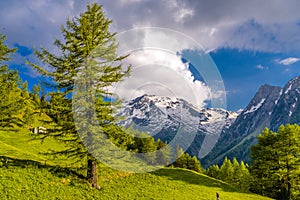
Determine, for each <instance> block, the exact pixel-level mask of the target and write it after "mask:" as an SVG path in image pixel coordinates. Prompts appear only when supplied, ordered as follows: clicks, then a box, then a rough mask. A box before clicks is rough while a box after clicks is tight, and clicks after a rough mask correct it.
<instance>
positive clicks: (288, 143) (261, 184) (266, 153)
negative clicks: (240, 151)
mask: <svg viewBox="0 0 300 200" xmlns="http://www.w3.org/2000/svg"><path fill="white" fill-rule="evenodd" d="M299 146H300V127H299V126H298V125H286V126H285V127H284V126H281V127H280V128H279V131H278V133H275V132H272V131H270V130H268V129H265V130H264V132H263V133H262V134H261V135H259V136H258V144H257V145H255V146H253V147H252V149H251V157H252V159H253V164H252V166H251V174H252V175H253V177H254V179H255V185H253V186H252V189H253V191H254V192H257V193H259V194H263V195H266V196H269V197H272V198H276V199H283V200H285V199H297V198H299V195H300V194H299V193H298V191H299V183H300V178H299V177H300V148H299Z"/></svg>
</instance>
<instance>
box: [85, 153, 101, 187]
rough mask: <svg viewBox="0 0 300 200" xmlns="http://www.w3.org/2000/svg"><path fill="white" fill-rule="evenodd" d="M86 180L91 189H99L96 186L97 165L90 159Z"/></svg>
mask: <svg viewBox="0 0 300 200" xmlns="http://www.w3.org/2000/svg"><path fill="white" fill-rule="evenodd" d="M87 179H88V181H89V183H90V184H91V185H92V187H93V188H95V189H98V190H99V189H100V186H99V185H98V174H97V163H96V161H94V160H92V159H89V160H88V171H87Z"/></svg>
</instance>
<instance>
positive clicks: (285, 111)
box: [202, 77, 300, 165]
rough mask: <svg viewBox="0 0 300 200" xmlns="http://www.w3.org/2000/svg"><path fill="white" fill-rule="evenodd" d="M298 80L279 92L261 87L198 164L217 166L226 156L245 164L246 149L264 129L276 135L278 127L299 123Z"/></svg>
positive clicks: (278, 90)
mask: <svg viewBox="0 0 300 200" xmlns="http://www.w3.org/2000/svg"><path fill="white" fill-rule="evenodd" d="M298 100H300V77H296V78H294V79H292V80H290V81H289V82H288V83H287V84H286V85H285V86H284V87H283V88H280V87H274V86H269V85H263V86H261V87H260V89H259V90H258V92H257V93H256V95H255V96H254V98H253V99H252V100H251V102H250V103H249V105H248V106H247V107H246V108H245V109H244V110H243V111H242V113H241V114H240V115H239V116H238V117H237V119H236V120H235V122H234V123H233V124H232V125H231V127H230V128H229V129H226V130H224V131H223V132H222V134H221V137H220V138H219V141H218V143H217V145H216V146H215V148H214V149H213V151H212V152H211V153H210V154H209V155H208V156H206V157H205V158H204V159H203V160H202V161H203V163H205V165H208V164H211V163H220V162H222V159H223V158H224V157H225V156H227V157H229V158H233V157H237V158H238V159H240V160H245V161H248V160H249V153H250V146H251V145H253V144H255V143H256V137H257V135H258V134H260V133H261V132H262V130H263V129H264V128H266V127H268V128H270V129H271V130H273V131H277V130H278V128H279V126H280V125H282V124H288V123H297V124H299V123H300V104H299V101H298Z"/></svg>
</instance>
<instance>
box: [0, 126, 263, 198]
mask: <svg viewBox="0 0 300 200" xmlns="http://www.w3.org/2000/svg"><path fill="white" fill-rule="evenodd" d="M63 148H64V147H63V145H59V144H57V143H56V142H55V141H53V140H51V139H47V140H45V141H44V142H43V143H42V144H41V142H40V141H37V140H32V137H30V136H29V135H28V133H26V132H25V131H17V132H12V131H7V132H3V131H2V132H0V166H1V167H0V197H1V199H197V200H199V199H205V200H207V199H208V200H209V199H212V200H214V199H215V195H216V192H218V193H219V194H220V196H221V199H222V200H223V199H230V200H235V199H239V200H240V199H245V200H247V199H255V200H256V199H257V200H260V199H262V200H263V199H268V198H265V197H261V196H258V195H254V194H246V193H241V192H239V191H237V190H236V189H234V188H232V187H230V186H229V185H228V184H226V183H223V182H221V181H218V180H215V179H212V178H210V177H207V176H205V175H201V174H198V173H195V172H192V171H189V170H183V169H172V168H166V169H161V170H159V171H155V172H152V173H145V174H130V173H124V172H117V171H114V170H112V169H110V168H108V167H105V166H102V165H101V167H100V169H99V175H100V177H99V181H100V185H101V190H99V191H98V190H94V189H91V188H90V187H89V186H88V184H87V183H86V182H85V181H84V180H83V179H81V178H80V174H77V172H76V171H75V170H74V169H72V170H70V169H68V168H67V166H68V165H70V162H71V161H70V160H68V159H67V158H59V159H56V160H54V161H50V160H49V159H50V158H49V157H46V156H45V155H43V154H41V153H42V152H46V151H48V150H49V149H63ZM45 161H46V163H45ZM58 165H59V166H58Z"/></svg>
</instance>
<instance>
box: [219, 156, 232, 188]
mask: <svg viewBox="0 0 300 200" xmlns="http://www.w3.org/2000/svg"><path fill="white" fill-rule="evenodd" d="M233 172H234V169H233V166H232V163H231V161H230V160H229V159H228V158H227V157H225V159H224V161H223V164H222V165H221V167H220V178H221V180H223V181H225V182H227V183H231V180H232V177H233Z"/></svg>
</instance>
